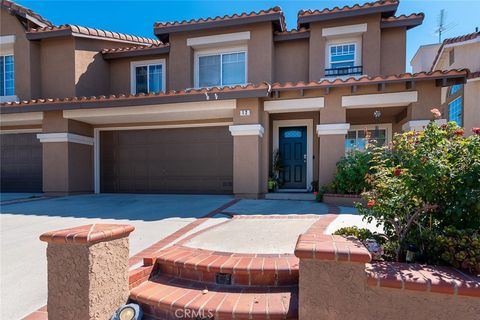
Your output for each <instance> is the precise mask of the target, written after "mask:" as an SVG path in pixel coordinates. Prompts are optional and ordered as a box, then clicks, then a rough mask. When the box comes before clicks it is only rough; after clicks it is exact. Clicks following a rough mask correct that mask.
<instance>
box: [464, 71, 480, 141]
mask: <svg viewBox="0 0 480 320" xmlns="http://www.w3.org/2000/svg"><path fill="white" fill-rule="evenodd" d="M463 90H464V91H463V92H464V94H463V99H464V102H463V112H464V115H463V122H464V124H463V125H464V128H465V133H466V134H467V135H471V134H472V128H479V127H480V80H478V79H477V80H476V81H469V82H467V83H466V84H465V86H464V89H463Z"/></svg>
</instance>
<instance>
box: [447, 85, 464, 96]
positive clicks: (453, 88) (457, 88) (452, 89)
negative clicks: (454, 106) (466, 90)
mask: <svg viewBox="0 0 480 320" xmlns="http://www.w3.org/2000/svg"><path fill="white" fill-rule="evenodd" d="M460 89H462V85H461V84H454V85H453V86H451V87H450V92H449V94H448V95H449V96H453V95H454V94H455V93H457V92H458V91H460Z"/></svg>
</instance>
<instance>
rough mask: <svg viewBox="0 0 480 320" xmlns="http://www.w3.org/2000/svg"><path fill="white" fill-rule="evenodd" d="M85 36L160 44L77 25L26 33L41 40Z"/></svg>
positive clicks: (141, 38)
mask: <svg viewBox="0 0 480 320" xmlns="http://www.w3.org/2000/svg"><path fill="white" fill-rule="evenodd" d="M78 34H80V35H86V36H91V37H98V38H104V39H111V40H113V41H122V42H130V43H138V44H146V45H151V44H161V43H162V42H161V41H160V40H156V39H150V38H145V37H139V36H134V35H128V34H124V33H119V32H113V31H106V30H100V29H95V28H88V27H82V26H77V25H71V24H65V25H61V26H58V27H56V26H50V27H45V28H36V29H30V30H28V32H27V38H29V39H42V38H48V37H54V36H56V35H58V36H64V35H78Z"/></svg>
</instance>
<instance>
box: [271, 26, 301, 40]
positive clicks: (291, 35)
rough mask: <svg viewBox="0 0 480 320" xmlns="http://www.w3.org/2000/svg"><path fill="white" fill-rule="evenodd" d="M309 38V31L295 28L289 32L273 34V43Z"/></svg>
mask: <svg viewBox="0 0 480 320" xmlns="http://www.w3.org/2000/svg"><path fill="white" fill-rule="evenodd" d="M309 37H310V29H308V28H297V29H292V30H289V31H282V32H274V33H273V40H274V41H285V40H296V39H308V38H309Z"/></svg>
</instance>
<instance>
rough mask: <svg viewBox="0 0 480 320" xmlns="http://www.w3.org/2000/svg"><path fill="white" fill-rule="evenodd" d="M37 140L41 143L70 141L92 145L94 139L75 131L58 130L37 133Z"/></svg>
mask: <svg viewBox="0 0 480 320" xmlns="http://www.w3.org/2000/svg"><path fill="white" fill-rule="evenodd" d="M37 138H38V140H40V142H41V143H49V142H71V143H78V144H86V145H89V146H93V142H94V139H93V138H92V137H87V136H82V135H79V134H75V133H69V132H59V133H39V134H37Z"/></svg>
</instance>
